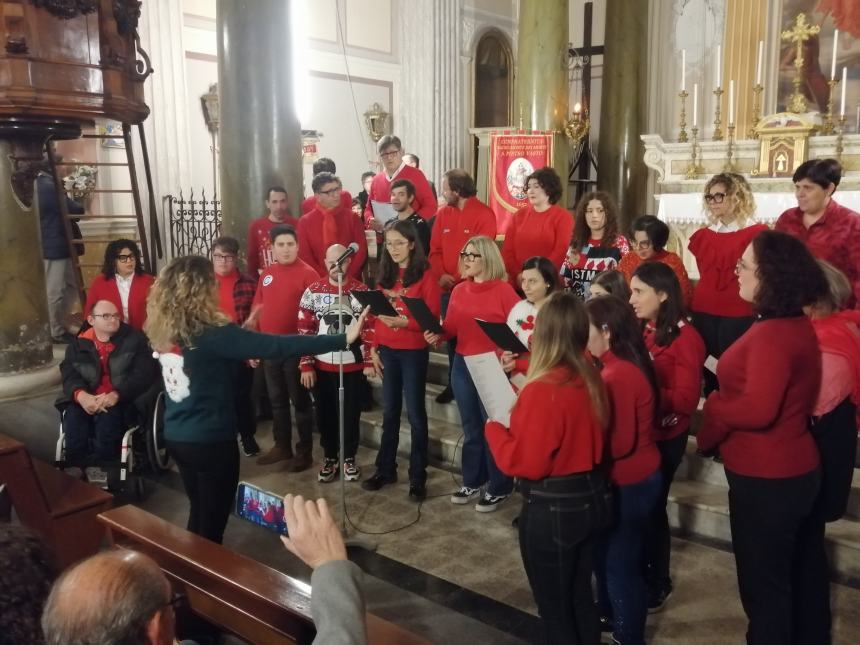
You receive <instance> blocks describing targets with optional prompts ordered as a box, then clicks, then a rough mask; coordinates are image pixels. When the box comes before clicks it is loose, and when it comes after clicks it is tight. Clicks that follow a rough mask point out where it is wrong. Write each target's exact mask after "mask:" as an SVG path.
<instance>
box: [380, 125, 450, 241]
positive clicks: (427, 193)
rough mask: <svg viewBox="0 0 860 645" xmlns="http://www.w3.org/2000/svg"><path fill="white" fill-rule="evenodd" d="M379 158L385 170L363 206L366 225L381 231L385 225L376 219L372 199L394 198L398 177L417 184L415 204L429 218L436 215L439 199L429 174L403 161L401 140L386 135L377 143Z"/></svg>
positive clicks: (423, 216) (414, 184)
mask: <svg viewBox="0 0 860 645" xmlns="http://www.w3.org/2000/svg"><path fill="white" fill-rule="evenodd" d="M376 150H377V152H378V153H379V160H380V161H381V162H382V170H381V171H380V172H379V173H377V175H376V177H374V178H373V182H372V183H371V184H370V191H369V193H368V199H367V206H365V208H364V221H365V224H366V225H367V228H372V229H373V230H374V231H377V232H379V231H381V230H382V226H381V225H380V224H379V223H378V222H376V221H375V220H374V217H373V202H384V203H386V204H387V203H388V201H389V199H390V197H391V182H392V181H394V180H395V179H408V180H409V181H411V182H412V185H413V186H415V201H414V202H413V203H412V207H413V208H414V209H415V211H416V212H417V213H418V214H419V215H421V217H422V218H423V219H424V220H428V219H430V218H431V217H433V216H434V215H435V214H436V200H435V199H434V198H433V191H432V190H431V189H430V184H429V183H428V182H427V177H425V176H424V173H423V172H421V171H420V170H419V169H418V168H413V167H412V166H410V165H408V164H407V163H406V162H405V161H403V146H402V144H401V143H400V139H398V138H397V137H395V136H394V135H391V134H387V135H385V136H384V137H382V138H381V139H380V140H379V143H378V144H376Z"/></svg>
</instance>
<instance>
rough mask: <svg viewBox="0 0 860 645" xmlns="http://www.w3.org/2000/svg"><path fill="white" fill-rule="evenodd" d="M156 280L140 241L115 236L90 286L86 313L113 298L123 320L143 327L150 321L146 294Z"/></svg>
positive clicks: (140, 327) (139, 327)
mask: <svg viewBox="0 0 860 645" xmlns="http://www.w3.org/2000/svg"><path fill="white" fill-rule="evenodd" d="M153 282H154V278H153V277H152V276H151V275H149V274H148V273H147V272H146V271H145V269H144V267H143V262H142V261H141V257H140V249H139V248H138V246H137V243H136V242H134V241H132V240H124V239H123V240H114V241H113V242H111V243H110V244H108V245H107V248H106V249H105V257H104V263H103V265H102V270H101V273H99V274H98V275H97V276H96V277H95V279H94V280H93V282H92V284H91V285H90V288H89V289H88V290H87V303H86V305H85V306H84V316H85V317H86V316H87V315H88V314H89V312H90V310H91V309H92V308H93V305H95V304H96V303H97V302H98V301H99V300H109V301H110V302H112V303H113V304H114V305H115V306H116V308H117V311H119V312H120V313H121V314H122V320H123V322H125V323H127V324H128V325H130V326H131V327H134V328H135V329H137V330H138V331H141V330H142V329H143V324H144V323H145V322H146V298H147V296H148V295H149V290H150V288H151V287H152V283H153Z"/></svg>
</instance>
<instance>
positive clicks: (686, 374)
mask: <svg viewBox="0 0 860 645" xmlns="http://www.w3.org/2000/svg"><path fill="white" fill-rule="evenodd" d="M630 286H631V287H632V290H633V295H632V296H631V297H630V304H631V305H633V311H634V312H635V313H636V317H637V318H638V319H639V320H640V321H642V329H643V334H644V337H645V346H646V348H647V349H648V352H649V353H650V354H651V359H652V360H653V362H654V371H655V372H656V374H657V385H658V387H659V393H660V400H659V405H658V409H657V412H658V414H657V417H658V420H657V426H656V433H655V440H656V444H657V449H658V450H659V451H660V470H661V472H662V475H663V488H662V491H661V494H660V499H659V500H658V501H657V504H656V505H655V507H654V513H653V514H652V516H651V522H650V523H649V528H648V531H647V533H646V539H645V563H646V571H647V576H648V580H647V582H648V610H649V611H652V612H653V611H657V610H659V609H661V608H662V607H663V603H665V602H666V599H667V598H668V597H669V595H670V594H671V593H672V579H671V577H670V576H669V554H670V549H671V540H670V538H669V518H668V516H667V515H666V501H667V500H668V499H669V487H670V486H671V485H672V480H673V479H674V478H675V471H676V470H678V466H679V465H680V464H681V459H683V457H684V453H685V451H686V448H687V437H688V436H689V434H690V419H691V417H692V415H693V413H694V412H695V411H696V408H697V407H698V405H699V395H700V393H701V389H702V364H703V363H704V362H705V343H704V342H703V341H702V337H701V336H699V334H698V332H697V331H696V330H695V329H694V328H693V326H692V325H690V324H689V323H688V322H687V318H686V312H685V310H684V301H683V298H682V296H681V285H679V284H678V278H677V277H675V273H674V272H673V271H672V269H670V268H669V267H668V266H666V265H665V264H661V263H659V262H646V263H645V264H641V265H639V268H638V269H636V271H635V272H634V273H633V279H632V280H631V284H630Z"/></svg>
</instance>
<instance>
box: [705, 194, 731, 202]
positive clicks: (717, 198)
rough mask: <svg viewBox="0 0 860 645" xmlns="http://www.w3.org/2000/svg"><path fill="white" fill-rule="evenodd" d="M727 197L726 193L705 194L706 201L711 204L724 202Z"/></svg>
mask: <svg viewBox="0 0 860 645" xmlns="http://www.w3.org/2000/svg"><path fill="white" fill-rule="evenodd" d="M725 198H726V194H725V193H708V194H707V195H705V201H706V202H708V203H709V204H722V203H723V200H724V199H725Z"/></svg>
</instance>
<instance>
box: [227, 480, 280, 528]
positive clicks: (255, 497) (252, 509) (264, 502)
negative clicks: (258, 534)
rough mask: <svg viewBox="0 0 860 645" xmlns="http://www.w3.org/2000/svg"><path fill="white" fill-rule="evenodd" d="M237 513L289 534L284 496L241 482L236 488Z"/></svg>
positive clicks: (249, 519) (256, 522) (244, 517)
mask: <svg viewBox="0 0 860 645" xmlns="http://www.w3.org/2000/svg"><path fill="white" fill-rule="evenodd" d="M236 515H238V516H239V517H241V518H242V519H243V520H248V521H249V522H253V523H254V524H259V525H260V526H264V527H266V528H267V529H269V530H271V531H274V532H275V533H277V534H279V535H287V524H286V522H285V521H284V499H283V497H281V496H280V495H275V494H274V493H270V492H268V491H265V490H262V489H260V488H257V487H256V486H254V485H253V484H249V483H247V482H241V483H240V484H239V487H238V488H237V489H236Z"/></svg>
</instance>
